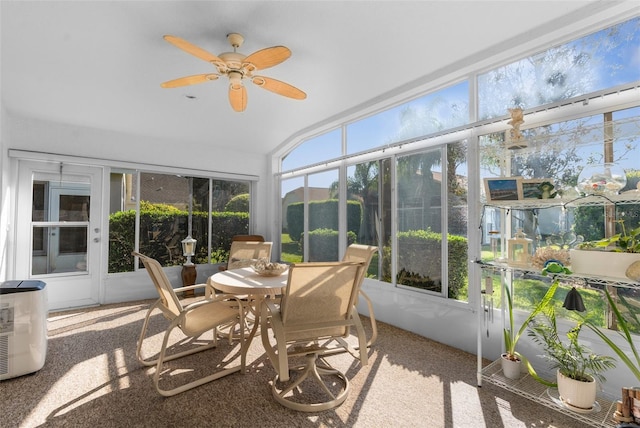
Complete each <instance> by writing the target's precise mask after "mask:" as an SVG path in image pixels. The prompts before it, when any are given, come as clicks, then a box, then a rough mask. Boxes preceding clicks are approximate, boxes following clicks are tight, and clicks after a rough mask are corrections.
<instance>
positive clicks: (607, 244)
mask: <svg viewBox="0 0 640 428" xmlns="http://www.w3.org/2000/svg"><path fill="white" fill-rule="evenodd" d="M616 221H617V223H619V224H620V227H621V229H622V231H621V232H620V233H617V234H615V235H613V236H611V237H609V238H604V239H600V240H598V241H590V242H583V243H582V244H580V246H579V247H578V248H579V249H581V250H602V251H612V252H618V253H640V226H638V227H636V228H635V229H631V230H630V231H628V232H627V229H626V228H625V227H624V220H616Z"/></svg>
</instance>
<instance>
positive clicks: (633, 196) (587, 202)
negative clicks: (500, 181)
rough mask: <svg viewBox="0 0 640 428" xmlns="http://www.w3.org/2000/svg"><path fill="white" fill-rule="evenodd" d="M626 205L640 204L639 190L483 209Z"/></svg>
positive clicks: (500, 204) (515, 202)
mask: <svg viewBox="0 0 640 428" xmlns="http://www.w3.org/2000/svg"><path fill="white" fill-rule="evenodd" d="M607 204H609V205H627V204H640V190H637V189H636V190H629V191H627V192H624V193H621V194H619V195H604V194H603V195H599V194H594V195H585V196H578V197H575V198H553V199H522V200H513V201H504V202H499V201H492V202H490V203H486V204H484V205H483V207H484V208H485V209H486V208H488V207H494V208H501V209H513V210H531V209H544V208H552V207H561V208H574V207H586V206H603V205H607Z"/></svg>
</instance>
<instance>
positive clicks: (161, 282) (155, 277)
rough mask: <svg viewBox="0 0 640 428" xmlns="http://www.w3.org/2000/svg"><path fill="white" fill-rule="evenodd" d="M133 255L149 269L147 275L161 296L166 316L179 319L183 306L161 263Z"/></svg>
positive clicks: (139, 255) (143, 256)
mask: <svg viewBox="0 0 640 428" xmlns="http://www.w3.org/2000/svg"><path fill="white" fill-rule="evenodd" d="M132 254H133V255H134V256H137V257H139V258H140V260H141V261H142V263H143V264H144V267H145V268H147V273H148V274H149V276H150V277H151V281H152V282H153V285H154V286H155V287H156V290H157V291H158V294H159V295H160V301H161V302H162V305H163V306H164V308H162V310H163V312H164V313H165V315H169V314H171V315H173V316H174V317H177V316H178V315H179V314H180V312H182V309H183V308H182V304H181V303H180V299H178V296H177V295H176V293H175V291H173V287H172V286H171V282H169V278H167V275H166V274H165V273H164V270H162V266H161V265H160V263H158V261H157V260H155V259H152V258H150V257H147V256H145V255H144V254H140V253H136V252H133V253H132Z"/></svg>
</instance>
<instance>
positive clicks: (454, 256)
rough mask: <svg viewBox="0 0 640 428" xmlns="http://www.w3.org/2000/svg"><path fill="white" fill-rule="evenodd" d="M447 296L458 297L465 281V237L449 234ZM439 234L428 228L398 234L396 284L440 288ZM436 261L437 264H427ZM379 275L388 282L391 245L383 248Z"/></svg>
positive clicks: (440, 245)
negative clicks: (380, 273)
mask: <svg viewBox="0 0 640 428" xmlns="http://www.w3.org/2000/svg"><path fill="white" fill-rule="evenodd" d="M447 240H448V257H449V260H448V261H449V288H448V290H449V293H448V294H449V297H450V298H452V299H457V298H458V297H459V295H460V290H462V289H463V288H464V287H465V286H466V284H467V276H468V265H467V262H468V260H467V245H468V244H467V238H465V237H463V236H458V235H448V237H447ZM441 248H442V235H441V234H440V233H436V232H432V231H430V230H411V231H407V232H399V233H398V267H399V268H400V269H399V271H398V274H397V277H396V283H398V284H403V285H408V286H412V287H417V288H422V289H427V290H433V291H439V290H440V285H441V280H442V275H441V263H439V261H440V259H441ZM430 260H436V261H437V262H436V263H430V262H429V261H430ZM382 277H383V279H384V280H385V281H387V282H391V247H389V246H385V247H384V251H383V262H382Z"/></svg>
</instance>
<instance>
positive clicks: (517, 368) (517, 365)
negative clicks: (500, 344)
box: [500, 354, 522, 379]
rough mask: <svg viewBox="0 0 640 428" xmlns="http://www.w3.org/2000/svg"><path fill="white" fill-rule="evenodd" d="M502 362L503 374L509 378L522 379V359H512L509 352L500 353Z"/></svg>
mask: <svg viewBox="0 0 640 428" xmlns="http://www.w3.org/2000/svg"><path fill="white" fill-rule="evenodd" d="M500 358H501V363H502V374H504V376H505V377H506V378H508V379H520V376H521V374H522V361H520V360H511V359H509V358H507V354H502V355H500Z"/></svg>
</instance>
